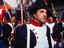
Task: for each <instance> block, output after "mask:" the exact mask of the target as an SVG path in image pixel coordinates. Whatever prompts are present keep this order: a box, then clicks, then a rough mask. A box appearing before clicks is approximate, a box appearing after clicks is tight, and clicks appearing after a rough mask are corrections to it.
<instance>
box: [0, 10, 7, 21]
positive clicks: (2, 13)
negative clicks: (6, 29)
mask: <svg viewBox="0 0 64 48" xmlns="http://www.w3.org/2000/svg"><path fill="white" fill-rule="evenodd" d="M5 12H6V10H2V9H0V20H1V21H3V19H4V13H5Z"/></svg>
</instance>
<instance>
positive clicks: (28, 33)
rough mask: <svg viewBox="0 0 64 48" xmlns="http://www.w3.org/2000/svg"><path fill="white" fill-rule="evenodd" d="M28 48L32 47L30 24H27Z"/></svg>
mask: <svg viewBox="0 0 64 48" xmlns="http://www.w3.org/2000/svg"><path fill="white" fill-rule="evenodd" d="M27 48H30V29H29V25H28V24H27Z"/></svg>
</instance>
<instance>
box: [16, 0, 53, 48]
mask: <svg viewBox="0 0 64 48" xmlns="http://www.w3.org/2000/svg"><path fill="white" fill-rule="evenodd" d="M27 11H28V12H29V13H30V14H31V15H32V18H31V19H30V22H29V23H28V24H23V25H21V26H18V27H17V29H16V34H15V38H16V44H15V48H26V47H27V26H29V29H30V48H52V45H51V39H50V29H49V27H48V26H46V24H45V22H46V21H47V5H46V3H45V2H44V0H36V1H35V2H33V3H32V5H31V6H30V7H28V10H27Z"/></svg>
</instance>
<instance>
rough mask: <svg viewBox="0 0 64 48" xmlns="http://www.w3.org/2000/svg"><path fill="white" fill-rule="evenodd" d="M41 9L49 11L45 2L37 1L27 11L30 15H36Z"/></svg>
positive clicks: (42, 0)
mask: <svg viewBox="0 0 64 48" xmlns="http://www.w3.org/2000/svg"><path fill="white" fill-rule="evenodd" d="M41 8H44V9H47V10H48V8H47V5H46V3H45V2H44V0H36V1H35V2H33V3H32V5H31V6H29V7H28V9H27V11H28V12H29V13H30V14H33V13H36V11H37V10H38V9H41Z"/></svg>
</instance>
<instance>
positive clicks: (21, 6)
mask: <svg viewBox="0 0 64 48" xmlns="http://www.w3.org/2000/svg"><path fill="white" fill-rule="evenodd" d="M20 2H21V3H20V8H21V24H23V0H20Z"/></svg>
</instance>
